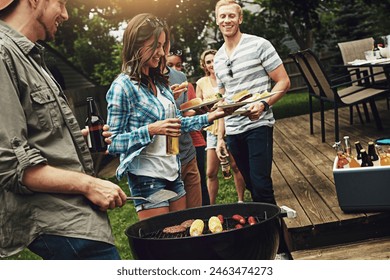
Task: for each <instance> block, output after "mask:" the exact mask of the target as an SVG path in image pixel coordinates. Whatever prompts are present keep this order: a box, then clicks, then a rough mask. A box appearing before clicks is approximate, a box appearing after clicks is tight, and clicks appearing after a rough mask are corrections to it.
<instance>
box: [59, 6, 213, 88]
mask: <svg viewBox="0 0 390 280" xmlns="http://www.w3.org/2000/svg"><path fill="white" fill-rule="evenodd" d="M215 3H216V0H213V1H209V0H196V1H191V0H105V1H102V0H100V1H99V0H90V1H84V0H74V1H69V2H68V4H67V8H68V12H69V15H70V18H69V21H68V22H66V23H64V26H63V27H62V28H60V30H59V32H58V34H57V37H56V41H55V46H56V48H57V49H58V50H59V51H60V52H61V53H63V54H64V55H65V56H66V57H68V58H69V60H70V61H72V62H73V63H74V64H75V65H76V66H78V67H79V68H80V69H82V71H83V72H84V73H85V74H86V75H88V76H89V77H91V78H93V79H94V80H95V81H96V82H97V83H99V84H107V83H109V81H112V80H113V79H114V77H115V76H116V75H117V74H118V73H119V71H120V59H118V55H119V54H120V45H121V42H118V41H115V38H114V37H113V36H112V35H110V31H113V30H117V29H118V28H119V26H120V24H121V23H123V22H127V21H129V20H130V19H131V18H132V17H134V16H135V15H137V14H139V13H144V12H149V13H152V14H154V15H156V16H158V17H160V18H165V20H166V21H167V23H168V25H169V26H170V27H171V32H172V37H171V41H172V42H180V44H181V45H182V46H183V47H185V49H188V48H189V47H190V49H189V52H188V53H187V56H188V58H189V61H193V62H194V64H195V63H196V62H197V57H198V55H199V54H200V52H201V51H202V50H203V48H205V46H206V41H205V40H202V38H203V37H202V33H204V28H205V26H207V23H208V22H209V20H210V15H211V14H212V11H213V10H214V6H215ZM203 39H204V38H203ZM104 65H105V67H104ZM196 65H197V64H196Z"/></svg>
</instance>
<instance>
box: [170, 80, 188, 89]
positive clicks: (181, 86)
mask: <svg viewBox="0 0 390 280" xmlns="http://www.w3.org/2000/svg"><path fill="white" fill-rule="evenodd" d="M187 87H188V82H187V81H185V82H182V83H181V84H180V85H172V87H171V89H172V90H180V89H185V88H187Z"/></svg>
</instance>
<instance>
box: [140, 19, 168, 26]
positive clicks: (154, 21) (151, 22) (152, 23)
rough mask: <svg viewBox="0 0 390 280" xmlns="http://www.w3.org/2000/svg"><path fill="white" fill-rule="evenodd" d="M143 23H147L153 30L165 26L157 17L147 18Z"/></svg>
mask: <svg viewBox="0 0 390 280" xmlns="http://www.w3.org/2000/svg"><path fill="white" fill-rule="evenodd" d="M145 22H147V23H148V24H149V25H150V26H151V27H153V28H156V27H159V26H161V27H164V26H165V25H166V23H165V21H164V20H162V19H159V18H157V17H154V18H147V19H146V20H145Z"/></svg>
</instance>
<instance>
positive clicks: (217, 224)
mask: <svg viewBox="0 0 390 280" xmlns="http://www.w3.org/2000/svg"><path fill="white" fill-rule="evenodd" d="M208 226H209V230H210V231H211V232H212V233H217V232H222V224H221V221H220V220H219V218H218V217H216V216H212V217H210V219H209V223H208Z"/></svg>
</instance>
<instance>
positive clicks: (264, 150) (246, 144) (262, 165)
mask: <svg viewBox="0 0 390 280" xmlns="http://www.w3.org/2000/svg"><path fill="white" fill-rule="evenodd" d="M226 143H227V145H228V149H229V151H230V152H231V153H232V155H233V157H234V159H235V160H236V163H237V167H238V169H239V170H240V172H241V174H242V176H243V177H244V180H245V184H246V188H247V189H248V190H249V191H250V192H251V195H252V199H253V201H255V202H265V203H272V204H276V202H275V197H274V191H273V187H272V179H271V168H272V149H273V127H269V126H261V127H258V128H255V129H252V130H250V131H247V132H244V133H240V134H236V135H228V136H227V137H226Z"/></svg>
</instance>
